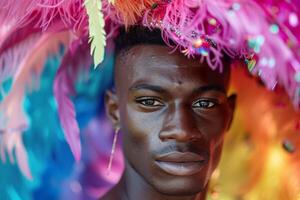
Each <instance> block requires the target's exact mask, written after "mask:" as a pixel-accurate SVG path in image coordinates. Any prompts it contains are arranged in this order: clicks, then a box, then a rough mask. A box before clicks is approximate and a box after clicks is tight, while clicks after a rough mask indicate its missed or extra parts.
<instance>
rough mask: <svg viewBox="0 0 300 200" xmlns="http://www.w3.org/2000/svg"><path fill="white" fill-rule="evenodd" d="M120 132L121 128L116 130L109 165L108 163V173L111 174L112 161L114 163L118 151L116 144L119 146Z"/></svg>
mask: <svg viewBox="0 0 300 200" xmlns="http://www.w3.org/2000/svg"><path fill="white" fill-rule="evenodd" d="M119 130H120V128H119V127H118V128H116V129H115V134H114V140H113V144H112V148H111V152H110V157H109V163H108V167H107V172H108V173H110V171H111V165H112V161H113V158H114V154H115V150H116V144H117V139H118V133H119Z"/></svg>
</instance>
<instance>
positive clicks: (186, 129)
mask: <svg viewBox="0 0 300 200" xmlns="http://www.w3.org/2000/svg"><path fill="white" fill-rule="evenodd" d="M201 137H202V133H201V132H200V131H199V130H198V128H197V122H196V119H195V117H194V113H193V111H192V109H191V108H190V107H189V106H186V105H177V106H175V105H174V106H171V107H170V108H169V109H168V111H167V114H166V117H165V120H164V124H163V127H162V129H161V131H160V134H159V138H160V139H161V141H166V140H176V141H177V142H191V141H194V140H198V139H200V138H201Z"/></svg>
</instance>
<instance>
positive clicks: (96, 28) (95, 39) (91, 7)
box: [84, 0, 106, 68]
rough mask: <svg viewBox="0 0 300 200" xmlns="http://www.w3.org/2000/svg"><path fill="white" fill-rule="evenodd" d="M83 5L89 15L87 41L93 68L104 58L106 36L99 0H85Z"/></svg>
mask: <svg viewBox="0 0 300 200" xmlns="http://www.w3.org/2000/svg"><path fill="white" fill-rule="evenodd" d="M84 5H85V8H86V11H87V14H88V16H89V43H90V45H91V47H90V48H91V55H92V56H93V60H94V66H95V68H96V67H97V65H99V64H100V63H101V62H102V61H103V59H104V53H105V46H106V38H105V35H106V33H105V30H104V25H105V22H104V17H103V13H102V11H101V9H102V2H101V0H85V1H84Z"/></svg>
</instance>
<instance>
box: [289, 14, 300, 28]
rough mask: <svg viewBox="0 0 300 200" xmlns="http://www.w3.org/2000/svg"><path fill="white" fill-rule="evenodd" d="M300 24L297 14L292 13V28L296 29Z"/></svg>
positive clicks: (290, 17)
mask: <svg viewBox="0 0 300 200" xmlns="http://www.w3.org/2000/svg"><path fill="white" fill-rule="evenodd" d="M298 23H299V20H298V16H297V14H296V13H291V14H290V15H289V24H290V25H291V26H292V27H296V26H298Z"/></svg>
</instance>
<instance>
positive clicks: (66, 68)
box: [54, 41, 91, 161]
mask: <svg viewBox="0 0 300 200" xmlns="http://www.w3.org/2000/svg"><path fill="white" fill-rule="evenodd" d="M74 43H75V44H74ZM74 43H73V44H72V46H73V49H70V50H69V52H68V53H67V54H66V55H65V56H64V58H63V61H62V63H61V65H60V68H59V70H58V72H57V74H56V77H55V80H54V96H55V98H56V101H57V105H58V114H59V118H60V121H61V125H62V128H63V130H64V134H65V137H66V140H67V142H68V144H69V145H70V148H71V151H72V153H73V155H74V157H75V159H76V161H79V160H80V157H81V143H80V130H79V126H78V123H77V120H76V112H75V108H74V104H73V102H72V101H71V99H70V96H71V95H74V93H75V89H74V83H75V80H76V78H77V76H78V72H79V70H80V69H81V68H88V67H89V66H90V61H91V59H90V56H89V54H88V47H87V45H86V44H87V42H84V43H83V44H81V45H80V42H79V41H75V42H74Z"/></svg>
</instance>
